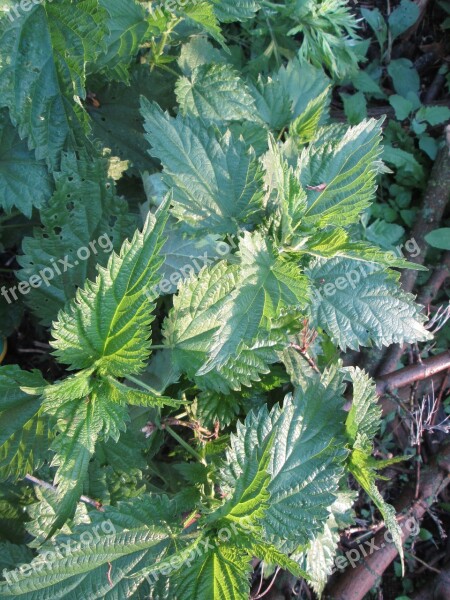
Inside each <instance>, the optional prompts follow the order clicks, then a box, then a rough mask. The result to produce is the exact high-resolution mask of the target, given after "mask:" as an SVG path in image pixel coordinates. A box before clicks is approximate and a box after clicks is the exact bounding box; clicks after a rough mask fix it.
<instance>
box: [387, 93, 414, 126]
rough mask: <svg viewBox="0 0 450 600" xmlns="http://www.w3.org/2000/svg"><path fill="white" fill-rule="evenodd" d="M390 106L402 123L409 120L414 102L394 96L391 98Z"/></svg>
mask: <svg viewBox="0 0 450 600" xmlns="http://www.w3.org/2000/svg"><path fill="white" fill-rule="evenodd" d="M389 104H390V105H391V106H392V108H393V109H394V110H395V116H396V117H397V119H399V120H400V121H403V120H404V119H407V118H408V117H409V115H410V114H411V112H412V110H413V105H412V102H410V101H409V100H407V99H406V98H403V96H399V95H398V94H392V96H389Z"/></svg>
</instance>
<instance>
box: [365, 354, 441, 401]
mask: <svg viewBox="0 0 450 600" xmlns="http://www.w3.org/2000/svg"><path fill="white" fill-rule="evenodd" d="M447 369H450V350H446V351H445V352H442V354H438V355H437V356H432V357H431V358H427V359H426V360H424V361H423V362H422V363H419V364H416V365H410V366H409V367H405V368H404V369H399V370H398V371H394V372H393V373H389V374H388V375H384V376H383V377H380V378H378V379H377V394H378V395H380V396H381V395H382V394H384V393H385V392H387V391H389V390H393V389H395V388H401V387H405V386H407V385H410V384H411V383H414V382H415V381H421V380H422V379H427V378H428V377H432V376H433V375H435V374H436V373H440V372H441V371H446V370H447Z"/></svg>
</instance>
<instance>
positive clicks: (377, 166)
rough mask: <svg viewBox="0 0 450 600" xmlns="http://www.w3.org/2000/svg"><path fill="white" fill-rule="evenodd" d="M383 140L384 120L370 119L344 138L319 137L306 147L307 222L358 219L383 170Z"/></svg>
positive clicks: (302, 178) (323, 223)
mask: <svg viewBox="0 0 450 600" xmlns="http://www.w3.org/2000/svg"><path fill="white" fill-rule="evenodd" d="M325 132H326V130H325ZM380 143H381V122H380V121H375V120H374V119H370V120H366V121H363V122H362V123H360V124H359V125H357V126H355V127H350V128H349V129H348V130H347V131H346V133H345V134H344V136H343V137H342V139H332V138H327V139H326V141H325V140H323V139H322V138H321V136H319V137H318V138H317V140H315V141H314V142H313V143H312V144H310V146H309V147H308V148H307V149H305V150H303V152H302V154H301V155H300V158H299V164H298V166H299V169H300V181H301V183H302V185H303V188H304V189H306V190H307V196H308V208H307V209H306V214H305V217H304V225H306V226H311V227H319V228H321V227H325V226H327V225H334V226H336V225H348V224H350V223H353V222H355V221H357V220H358V219H359V216H360V214H361V212H362V211H363V210H364V209H365V208H367V206H369V204H370V202H371V200H372V198H373V197H374V195H375V189H376V186H375V178H376V175H377V173H379V172H380V171H381V170H382V163H381V161H380V154H381V145H380Z"/></svg>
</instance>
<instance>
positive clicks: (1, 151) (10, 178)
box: [0, 110, 53, 217]
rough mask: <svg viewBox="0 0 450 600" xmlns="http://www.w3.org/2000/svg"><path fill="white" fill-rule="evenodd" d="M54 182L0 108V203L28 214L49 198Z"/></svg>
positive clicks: (41, 162)
mask: <svg viewBox="0 0 450 600" xmlns="http://www.w3.org/2000/svg"><path fill="white" fill-rule="evenodd" d="M52 189H53V182H52V179H51V176H49V174H48V171H47V167H46V166H45V163H44V162H43V161H37V160H36V159H35V157H34V153H33V152H30V150H28V148H27V144H26V142H25V141H22V140H21V139H20V137H19V134H18V132H17V129H15V128H14V127H13V126H12V125H11V122H10V120H9V116H8V112H7V111H6V110H1V111H0V190H1V191H0V206H1V208H3V210H5V211H7V212H11V209H12V208H13V207H14V206H16V207H17V208H18V209H19V210H20V211H21V212H22V213H23V214H24V215H25V216H27V217H31V212H32V210H33V207H35V208H42V207H43V206H44V204H45V203H46V202H47V200H48V199H49V198H50V196H51V194H52Z"/></svg>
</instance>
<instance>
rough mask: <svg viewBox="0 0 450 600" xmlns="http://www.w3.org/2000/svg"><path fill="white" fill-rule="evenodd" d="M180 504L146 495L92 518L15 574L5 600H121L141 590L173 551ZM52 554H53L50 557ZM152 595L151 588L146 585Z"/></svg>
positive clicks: (4, 589) (0, 586)
mask: <svg viewBox="0 0 450 600" xmlns="http://www.w3.org/2000/svg"><path fill="white" fill-rule="evenodd" d="M177 508H178V507H177V503H176V502H173V501H169V499H168V498H166V497H162V496H150V495H146V496H143V497H141V498H139V499H136V500H133V501H131V502H121V503H119V504H118V505H117V507H114V508H113V507H105V512H104V513H98V512H94V513H91V521H92V522H91V523H88V524H86V525H80V526H78V527H77V529H76V531H75V532H74V534H73V535H60V536H59V537H58V538H57V546H56V548H57V549H59V551H58V552H57V551H55V546H53V544H50V543H46V544H44V545H43V546H41V548H40V551H39V555H38V556H37V557H36V558H35V559H34V560H33V561H32V563H31V567H30V570H28V571H27V572H24V573H23V574H21V573H20V572H18V571H17V570H15V571H13V572H12V573H10V574H8V575H9V581H10V584H9V585H8V584H6V583H4V582H3V583H0V597H1V598H10V597H14V598H20V599H23V600H25V599H26V600H38V599H39V600H40V599H46V600H50V599H51V600H56V599H58V598H61V599H62V598H64V599H65V600H78V599H79V598H83V599H85V600H100V599H102V600H103V599H105V600H118V599H119V598H128V597H131V596H132V594H133V593H134V592H135V591H136V590H138V589H140V587H141V586H142V584H143V583H145V581H144V576H143V575H142V576H141V577H139V578H134V577H133V574H134V573H135V572H136V571H141V570H143V569H144V568H145V567H148V568H150V567H151V566H153V565H154V563H155V562H157V561H159V560H162V559H163V558H164V557H165V555H166V554H167V552H168V551H170V549H171V543H172V538H171V535H172V534H173V535H174V534H175V533H176V532H178V531H180V529H181V528H180V527H179V526H177V525H176V522H177V519H178V510H177ZM49 552H50V554H49ZM145 589H146V592H147V596H148V586H147V585H145Z"/></svg>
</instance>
